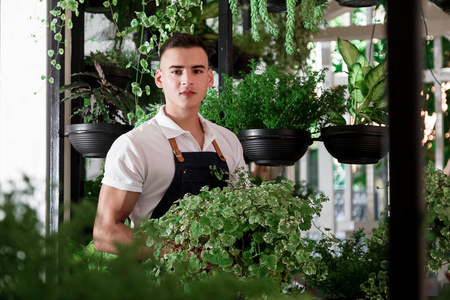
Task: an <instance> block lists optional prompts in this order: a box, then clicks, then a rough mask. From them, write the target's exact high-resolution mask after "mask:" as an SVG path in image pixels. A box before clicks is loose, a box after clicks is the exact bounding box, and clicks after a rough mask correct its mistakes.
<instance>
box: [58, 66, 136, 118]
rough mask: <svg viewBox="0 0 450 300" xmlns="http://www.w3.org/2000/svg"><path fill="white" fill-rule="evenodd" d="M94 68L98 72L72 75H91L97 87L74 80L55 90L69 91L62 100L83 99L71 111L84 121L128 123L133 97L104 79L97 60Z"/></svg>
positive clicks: (132, 107) (59, 91) (60, 91)
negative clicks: (80, 105)
mask: <svg viewBox="0 0 450 300" xmlns="http://www.w3.org/2000/svg"><path fill="white" fill-rule="evenodd" d="M95 68H96V70H97V73H98V74H92V73H79V74H73V75H83V76H92V77H94V78H96V79H98V80H97V83H98V84H99V86H98V87H95V86H94V87H93V86H90V85H89V84H88V83H86V82H82V81H80V82H74V83H70V84H67V85H65V86H62V87H61V88H60V89H59V90H58V91H57V92H58V93H63V92H65V91H70V94H69V95H68V96H66V97H64V98H63V99H62V101H71V100H75V99H83V101H84V105H83V106H82V107H80V108H77V109H76V110H75V111H74V112H73V113H72V116H74V115H80V116H81V117H83V118H84V121H85V123H117V122H118V123H123V124H130V123H131V122H133V119H129V118H128V115H129V113H130V112H133V110H134V109H135V102H134V101H135V99H134V97H133V95H132V94H130V93H129V92H127V91H126V90H124V89H122V88H120V87H117V86H114V85H112V84H111V83H109V82H107V81H106V78H105V75H104V73H103V70H102V68H101V66H100V64H98V63H97V62H95Z"/></svg>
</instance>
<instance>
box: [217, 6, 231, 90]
mask: <svg viewBox="0 0 450 300" xmlns="http://www.w3.org/2000/svg"><path fill="white" fill-rule="evenodd" d="M232 49H233V23H232V19H231V10H230V7H229V6H228V0H219V44H218V50H219V53H218V59H219V62H218V64H219V86H223V77H222V74H226V75H229V76H230V75H232V72H233V50H232Z"/></svg>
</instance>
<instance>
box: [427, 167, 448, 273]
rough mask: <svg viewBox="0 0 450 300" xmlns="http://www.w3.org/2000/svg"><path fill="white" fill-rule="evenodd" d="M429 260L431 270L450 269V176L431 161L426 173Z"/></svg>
mask: <svg viewBox="0 0 450 300" xmlns="http://www.w3.org/2000/svg"><path fill="white" fill-rule="evenodd" d="M425 202H426V212H427V214H426V229H427V261H428V267H429V269H430V270H433V271H435V272H437V271H438V270H440V269H441V268H442V267H443V266H447V270H450V177H449V176H447V175H445V174H444V173H443V172H442V171H440V170H435V168H434V163H433V162H430V163H429V164H428V166H427V172H426V174H425Z"/></svg>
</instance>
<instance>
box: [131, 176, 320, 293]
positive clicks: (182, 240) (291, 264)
mask: <svg viewBox="0 0 450 300" xmlns="http://www.w3.org/2000/svg"><path fill="white" fill-rule="evenodd" d="M236 176H239V177H238V178H239V179H233V180H237V183H236V184H235V185H234V186H233V187H225V188H224V189H219V188H216V189H212V190H209V189H208V188H207V187H205V188H203V190H202V192H201V193H200V194H199V195H197V196H193V195H186V196H185V197H184V198H183V199H181V200H179V201H178V205H174V206H172V207H171V208H170V210H169V211H168V212H167V213H166V214H165V215H164V216H163V217H161V218H160V219H156V220H149V221H145V222H143V223H142V224H141V227H140V230H138V233H144V234H146V235H147V236H148V240H147V245H148V246H151V247H155V249H157V251H156V252H155V256H156V257H159V255H160V250H161V249H162V248H164V247H165V246H166V245H167V244H172V245H175V246H173V247H172V252H171V253H166V254H164V257H163V259H162V260H163V264H164V265H165V266H166V267H165V269H168V270H176V269H177V265H178V264H180V263H189V268H188V270H186V274H185V276H186V278H191V277H197V276H204V275H205V274H210V273H211V272H215V271H217V270H220V271H225V272H227V273H231V274H234V275H235V276H237V277H239V278H261V279H262V278H272V280H275V281H276V282H277V283H278V284H280V286H281V289H282V290H286V289H288V285H289V283H290V281H291V277H290V275H295V274H298V273H300V272H302V273H307V274H313V273H315V269H316V266H315V263H314V260H313V259H312V257H311V249H309V246H308V244H307V243H306V240H305V239H303V238H302V236H301V233H302V231H306V230H308V229H310V228H311V224H312V220H313V217H314V216H315V215H318V214H319V213H320V211H321V208H322V203H323V202H324V201H327V197H325V196H324V195H323V194H321V195H320V196H319V197H309V198H307V199H300V198H298V197H295V196H293V195H292V191H293V184H292V183H291V182H289V181H282V182H280V183H274V182H263V183H262V184H261V185H255V184H253V183H251V182H249V181H248V180H247V178H248V177H247V176H249V175H248V174H246V173H245V172H243V171H242V170H241V172H238V175H236ZM161 239H162V240H161ZM157 272H159V271H157Z"/></svg>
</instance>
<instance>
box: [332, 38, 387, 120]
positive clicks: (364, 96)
mask: <svg viewBox="0 0 450 300" xmlns="http://www.w3.org/2000/svg"><path fill="white" fill-rule="evenodd" d="M338 49H339V52H340V53H341V55H342V57H343V59H344V62H345V63H346V65H347V67H348V92H349V94H350V98H349V99H348V101H347V104H346V109H347V111H348V112H349V113H350V115H351V117H352V124H355V125H367V124H372V123H377V124H385V123H386V118H387V111H386V108H387V99H386V97H385V94H386V68H387V61H382V62H381V63H380V64H378V65H377V66H375V67H372V66H370V64H369V61H368V60H367V58H366V57H365V56H364V55H363V54H362V53H361V52H360V51H359V50H358V48H356V46H355V45H353V44H352V43H351V42H350V41H347V40H342V39H340V38H338ZM330 115H332V116H333V119H332V123H334V124H338V125H343V124H345V122H346V121H345V119H344V117H343V116H342V114H341V113H339V112H334V111H330Z"/></svg>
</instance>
